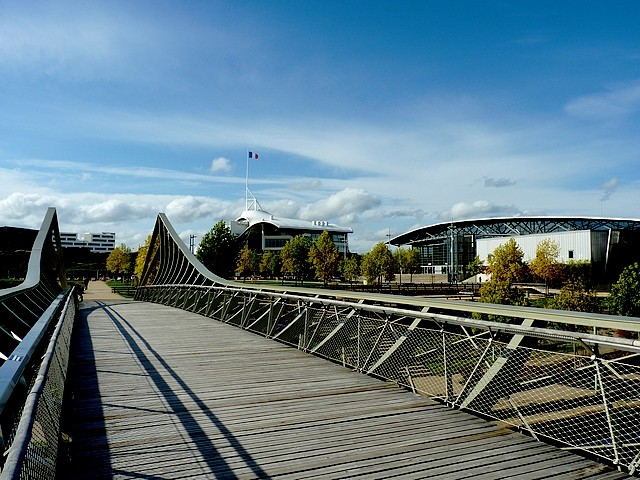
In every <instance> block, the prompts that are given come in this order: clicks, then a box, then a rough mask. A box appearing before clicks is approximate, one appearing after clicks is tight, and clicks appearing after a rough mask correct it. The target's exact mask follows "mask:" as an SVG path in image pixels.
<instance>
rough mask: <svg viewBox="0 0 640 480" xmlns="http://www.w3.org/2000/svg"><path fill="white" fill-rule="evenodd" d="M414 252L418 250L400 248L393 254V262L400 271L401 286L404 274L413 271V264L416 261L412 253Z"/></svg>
mask: <svg viewBox="0 0 640 480" xmlns="http://www.w3.org/2000/svg"><path fill="white" fill-rule="evenodd" d="M414 251H416V250H413V249H412V248H409V249H407V248H403V247H400V248H398V249H396V251H395V252H393V261H394V262H395V264H396V266H397V267H398V270H399V271H400V282H399V283H400V284H402V274H403V273H409V272H411V271H412V269H413V265H412V262H413V261H414V260H415V257H414V256H413V254H412V253H411V252H414ZM416 252H417V251H416Z"/></svg>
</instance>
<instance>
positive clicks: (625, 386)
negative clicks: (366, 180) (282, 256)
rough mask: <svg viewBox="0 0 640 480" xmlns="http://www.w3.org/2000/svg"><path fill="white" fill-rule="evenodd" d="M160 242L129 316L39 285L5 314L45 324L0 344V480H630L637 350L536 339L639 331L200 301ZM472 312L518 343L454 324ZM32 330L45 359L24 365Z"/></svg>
mask: <svg viewBox="0 0 640 480" xmlns="http://www.w3.org/2000/svg"><path fill="white" fill-rule="evenodd" d="M54 230H55V229H54ZM51 233H52V230H51V224H49V226H48V227H47V228H46V233H45V235H44V237H46V238H49V239H50V238H52V237H55V235H51ZM53 233H55V232H53ZM174 233H175V232H173V231H172V228H171V227H170V225H168V222H166V219H164V218H163V217H162V216H160V217H159V222H158V224H157V225H156V231H155V232H154V241H157V243H158V248H157V249H155V253H153V252H151V253H150V255H149V258H148V263H147V270H146V274H145V277H146V285H147V286H146V287H144V288H141V289H139V290H138V293H137V295H136V300H126V299H124V298H122V297H120V296H118V295H115V294H113V293H112V292H111V291H110V290H109V289H108V288H107V287H106V286H105V285H104V284H102V283H100V282H92V283H91V284H90V286H89V288H88V290H87V292H85V296H84V300H83V301H82V302H81V303H80V304H79V309H78V310H77V313H76V310H75V308H74V299H73V294H72V293H70V291H68V290H64V289H63V290H62V291H61V292H60V293H59V294H57V293H56V292H53V293H47V292H46V291H48V290H52V289H53V287H51V281H48V280H43V279H41V280H40V282H39V283H38V285H40V286H39V287H38V286H36V287H33V286H32V287H29V288H30V290H29V294H28V295H27V296H22V297H16V295H17V293H16V291H13V292H6V293H5V295H4V296H2V297H0V299H2V300H3V301H4V303H3V305H4V309H5V311H10V312H13V313H14V314H16V315H17V314H18V313H20V312H21V311H20V308H19V306H20V305H21V306H23V307H26V308H25V311H29V312H32V311H35V310H37V308H36V305H40V306H41V308H40V309H41V310H43V311H42V313H40V314H39V318H40V320H37V321H35V322H33V326H32V327H31V328H30V330H29V331H28V332H26V335H24V336H23V337H22V336H21V334H22V333H23V331H22V330H18V331H13V330H11V332H12V333H13V334H14V335H15V337H18V338H20V341H18V340H14V342H16V343H17V346H16V347H15V349H14V350H13V352H14V353H12V354H11V355H8V356H7V359H6V360H5V363H4V364H3V365H2V367H0V381H2V380H6V379H7V378H9V377H10V378H16V379H17V381H14V382H13V387H12V390H13V391H15V393H12V394H11V395H8V394H6V395H5V396H4V397H2V398H5V400H6V401H5V402H4V404H3V406H4V409H3V415H5V416H3V417H1V418H0V419H1V420H2V431H3V433H4V432H7V431H9V430H10V429H8V427H6V425H9V424H10V422H9V420H8V417H9V416H8V415H6V414H8V413H11V412H14V411H15V410H16V408H15V404H16V401H15V400H14V397H16V396H17V395H18V394H21V393H23V392H24V394H25V395H26V393H27V392H28V389H27V388H24V387H21V385H24V386H25V387H26V386H31V385H33V388H32V389H31V390H30V391H31V392H32V393H31V394H28V395H26V400H25V399H24V396H23V397H22V398H23V400H22V401H21V403H22V404H23V405H24V407H23V408H20V409H19V410H20V411H21V412H22V414H21V415H16V414H13V415H12V421H13V422H15V424H16V425H18V427H17V430H16V431H15V434H13V435H11V436H8V435H6V434H5V435H3V440H4V442H5V450H6V453H5V463H4V467H3V470H2V473H1V474H0V479H1V478H18V477H19V476H20V475H22V477H20V478H56V476H57V478H70V479H85V478H118V479H133V478H145V479H169V478H176V479H182V478H203V479H205V478H206V479H210V478H239V479H244V478H247V479H252V478H283V479H284V478H291V479H303V478H363V479H364V478H385V479H386V478H433V479H437V478H441V479H451V478H480V479H482V478H485V479H495V478H518V479H533V478H536V479H546V478H548V479H551V478H554V479H563V478H566V479H619V478H627V477H628V476H629V475H630V474H634V473H635V472H636V466H637V464H638V462H639V459H640V428H639V427H638V424H639V420H638V418H640V415H638V413H640V410H639V405H640V389H639V388H638V385H639V383H640V370H639V368H638V367H637V366H636V363H635V360H636V359H637V358H638V356H640V355H638V354H639V353H640V344H638V342H637V340H626V339H617V338H615V337H607V336H604V335H602V334H601V333H599V332H598V331H595V332H594V333H589V334H586V333H576V332H572V331H570V330H564V331H563V330H557V329H555V330H547V329H545V328H541V327H539V326H537V325H536V324H535V322H541V321H549V319H548V318H546V317H544V316H545V315H549V316H550V317H552V318H553V319H554V321H556V322H559V323H561V324H563V323H562V322H564V323H571V324H573V325H579V326H580V325H582V326H589V327H593V325H592V324H593V323H595V322H599V324H600V325H602V324H603V322H614V321H615V322H617V323H616V325H617V326H619V327H620V328H623V329H627V330H629V331H638V330H639V328H638V326H640V323H638V319H612V318H608V317H607V318H605V317H604V316H602V317H598V316H575V315H571V314H566V313H561V312H545V311H538V312H534V311H531V310H527V309H509V308H502V307H499V306H493V307H492V306H488V305H480V304H475V305H469V304H467V303H466V302H446V301H442V300H433V301H431V300H428V299H408V298H404V299H402V298H398V297H393V298H391V297H389V296H378V297H375V296H374V297H375V298H374V297H371V295H370V294H363V295H364V296H363V297H362V298H357V295H356V297H355V298H346V297H344V296H345V295H349V294H348V293H345V292H333V293H332V292H328V291H310V290H295V291H292V290H291V289H289V290H286V291H285V290H280V291H279V290H278V289H276V288H275V287H274V288H268V289H259V288H255V287H253V286H247V287H245V286H243V285H240V284H234V283H232V282H226V281H223V280H221V279H217V278H214V279H213V281H211V280H210V281H207V279H211V278H212V277H211V276H210V273H208V272H206V271H203V270H202V267H201V266H200V265H199V264H198V263H197V261H194V259H193V258H191V256H190V254H189V252H188V251H187V250H186V249H185V248H184V247H183V246H181V245H180V244H179V243H177V242H175V241H173V240H172V239H173V238H174ZM176 237H177V236H176ZM152 244H153V242H152ZM152 250H154V249H152ZM43 251H45V252H46V248H45V249H43ZM43 270H46V271H48V272H51V271H55V270H54V269H52V268H45V269H43ZM63 283H64V282H63ZM38 288H40V290H38ZM18 290H19V291H20V292H22V293H21V295H22V294H24V289H22V290H20V289H18ZM20 292H18V293H20ZM9 294H11V295H9ZM47 295H48V296H49V297H53V299H52V300H50V301H46V302H45V301H44V300H41V299H44V298H46V297H47ZM30 302H31V303H30ZM49 303H51V307H49V308H47V305H48V304H49ZM54 305H55V308H53V306H54ZM483 309H488V310H487V311H491V312H493V313H494V314H495V313H501V314H503V315H505V316H507V315H508V316H510V317H511V318H515V319H518V320H520V322H519V323H520V324H508V323H500V324H497V323H495V322H486V321H482V320H473V319H471V318H469V316H465V315H464V313H465V312H470V311H479V312H481V313H482V312H484V310H483ZM54 311H55V312H57V313H56V314H54ZM47 312H49V313H47ZM69 312H71V313H69ZM22 313H24V312H22ZM26 315H27V314H26V313H24V314H21V316H22V317H25V316H26ZM56 315H57V316H56ZM49 317H51V319H50V320H49V321H48V322H42V319H43V318H49ZM25 318H26V317H25ZM26 323H30V322H28V321H26ZM45 323H46V324H47V325H48V326H46V325H45ZM5 324H6V323H5ZM16 325H18V324H16ZM238 327H240V328H238ZM4 328H5V330H6V327H4ZM23 330H25V329H23ZM36 330H42V332H43V333H42V335H39V337H40V338H41V340H38V341H37V342H35V344H37V345H42V344H45V345H48V347H47V348H44V349H43V348H42V347H33V348H32V349H31V350H32V351H31V350H30V351H31V353H27V354H23V353H22V352H21V351H20V350H19V349H20V348H23V349H26V347H27V343H29V344H31V343H32V337H36V335H35V333H34V332H35V331H36ZM534 340H535V341H534ZM25 342H26V343H25ZM553 342H555V343H553ZM567 345H568V346H571V345H573V346H575V347H576V348H575V351H574V352H572V351H568V350H567V348H566V346H567ZM6 348H8V347H7V346H6V345H5V344H2V343H0V351H2V349H6ZM605 348H606V349H607V350H606V351H605ZM5 351H6V350H5ZM65 351H66V352H67V353H66V354H65ZM612 352H613V353H615V355H610V354H611V353H612ZM41 358H43V359H44V361H43V362H42V365H40V362H39V361H37V362H35V363H36V364H37V368H36V367H33V366H26V365H27V364H28V365H32V363H33V362H32V360H31V359H41ZM23 364H24V365H25V368H22V366H23ZM67 365H68V369H67ZM9 368H11V369H14V370H15V369H18V370H20V372H18V373H16V372H13V373H12V374H11V375H9V374H8V373H6V371H8V369H9ZM21 368H22V369H21ZM365 374H368V375H365ZM64 378H66V379H67V381H66V382H65V381H64ZM63 391H64V394H63V393H62V392H63ZM7 399H8V400H7ZM5 417H7V418H6V419H5ZM18 417H21V421H20V422H19V423H18ZM56 418H57V420H56ZM60 419H62V420H60Z"/></svg>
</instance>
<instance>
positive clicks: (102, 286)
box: [83, 280, 127, 302]
mask: <svg viewBox="0 0 640 480" xmlns="http://www.w3.org/2000/svg"><path fill="white" fill-rule="evenodd" d="M83 297H84V299H83V301H84V302H90V301H93V300H127V299H126V298H124V297H123V296H122V295H118V294H117V293H113V292H111V287H110V286H109V285H107V284H106V283H105V282H103V281H101V280H94V281H91V282H89V286H88V287H87V288H86V289H85V291H84V293H83Z"/></svg>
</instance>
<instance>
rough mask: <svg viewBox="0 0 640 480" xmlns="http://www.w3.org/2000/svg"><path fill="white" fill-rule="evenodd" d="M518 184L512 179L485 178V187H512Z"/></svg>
mask: <svg viewBox="0 0 640 480" xmlns="http://www.w3.org/2000/svg"><path fill="white" fill-rule="evenodd" d="M515 184H516V181H515V180H511V179H510V178H493V177H485V179H484V186H485V187H496V188H502V187H512V186H513V185H515Z"/></svg>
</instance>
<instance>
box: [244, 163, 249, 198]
mask: <svg viewBox="0 0 640 480" xmlns="http://www.w3.org/2000/svg"><path fill="white" fill-rule="evenodd" d="M244 209H245V211H246V210H249V150H247V173H246V176H245V179H244Z"/></svg>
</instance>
